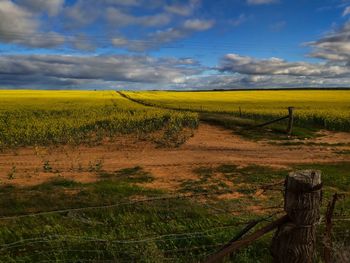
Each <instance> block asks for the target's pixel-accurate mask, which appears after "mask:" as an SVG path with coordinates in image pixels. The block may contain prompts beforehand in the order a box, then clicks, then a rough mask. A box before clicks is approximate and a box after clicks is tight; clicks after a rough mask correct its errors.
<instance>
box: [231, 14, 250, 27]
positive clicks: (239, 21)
mask: <svg viewBox="0 0 350 263" xmlns="http://www.w3.org/2000/svg"><path fill="white" fill-rule="evenodd" d="M248 20H249V17H248V16H247V15H246V14H240V15H239V16H238V17H237V18H235V19H231V20H229V21H228V22H229V24H230V25H232V26H239V25H241V24H243V23H245V22H247V21H248Z"/></svg>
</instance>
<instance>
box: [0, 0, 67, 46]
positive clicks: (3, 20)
mask: <svg viewBox="0 0 350 263" xmlns="http://www.w3.org/2000/svg"><path fill="white" fill-rule="evenodd" d="M39 29H40V21H39V20H38V19H37V17H36V16H35V15H34V14H33V13H31V12H30V11H29V10H27V9H25V8H24V7H21V6H19V5H16V4H15V3H13V2H12V1H7V0H1V1H0V41H2V42H5V43H15V44H21V45H27V46H33V47H52V46H56V45H60V44H62V43H63V42H64V37H63V36H61V35H59V34H57V33H55V32H46V33H42V32H40V31H39Z"/></svg>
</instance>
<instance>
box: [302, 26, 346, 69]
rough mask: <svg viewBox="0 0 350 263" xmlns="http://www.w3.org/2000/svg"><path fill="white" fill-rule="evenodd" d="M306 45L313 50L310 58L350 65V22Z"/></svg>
mask: <svg viewBox="0 0 350 263" xmlns="http://www.w3.org/2000/svg"><path fill="white" fill-rule="evenodd" d="M306 45H308V46H311V47H312V48H313V51H312V53H311V54H310V56H311V57H315V58H321V59H325V60H329V61H333V62H347V63H350V22H347V23H345V24H344V25H343V26H342V27H340V28H338V29H336V30H334V31H332V32H330V33H328V34H326V35H325V36H323V37H321V38H320V39H319V40H316V41H312V42H309V43H306Z"/></svg>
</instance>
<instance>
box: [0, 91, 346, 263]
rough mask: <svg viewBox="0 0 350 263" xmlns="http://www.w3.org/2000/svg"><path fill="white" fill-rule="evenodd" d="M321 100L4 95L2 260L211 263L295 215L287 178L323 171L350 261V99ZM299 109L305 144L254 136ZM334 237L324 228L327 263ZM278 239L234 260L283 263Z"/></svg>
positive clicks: (341, 253) (318, 96)
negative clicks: (286, 201)
mask: <svg viewBox="0 0 350 263" xmlns="http://www.w3.org/2000/svg"><path fill="white" fill-rule="evenodd" d="M289 92H291V93H289ZM310 92H312V93H313V94H310V95H304V96H301V94H299V95H298V92H296V91H285V92H284V93H282V92H277V93H273V94H275V95H274V96H272V97H271V93H272V91H268V92H267V91H266V92H265V91H261V94H260V93H259V92H257V91H254V92H252V94H254V99H252V97H251V95H249V96H248V95H245V94H248V92H247V93H244V92H237V93H235V92H222V93H220V92H203V93H201V92H184V93H180V92H122V94H119V93H117V92H115V91H25V90H22V91H0V141H1V151H0V196H1V199H0V208H1V209H0V225H1V228H0V242H1V243H0V262H200V261H202V260H204V259H205V258H206V257H207V256H208V255H210V254H211V253H213V252H215V251H217V249H218V248H220V247H221V246H222V245H224V244H225V243H226V242H228V241H229V240H231V239H232V238H233V237H235V236H237V235H238V234H239V233H240V231H241V230H242V229H243V228H244V227H245V226H246V225H247V224H249V223H251V222H252V221H258V222H259V224H257V226H256V227H254V229H253V230H252V231H254V230H255V229H258V228H259V227H261V226H263V225H264V224H266V223H268V222H271V220H273V219H275V218H277V217H279V216H280V215H281V214H283V195H282V194H281V192H282V191H283V179H284V178H285V176H286V175H287V174H288V172H290V171H292V170H296V169H309V168H310V169H319V170H321V171H322V173H323V184H324V192H323V196H324V201H323V204H322V214H323V215H324V213H325V210H326V207H327V204H328V201H329V200H330V199H331V197H332V195H333V194H334V193H339V194H342V195H344V198H343V199H341V200H339V201H338V203H337V206H336V208H335V223H334V242H335V243H334V244H335V252H336V257H337V260H339V261H337V262H342V261H341V260H342V259H343V258H345V257H347V256H349V255H348V254H346V253H347V251H348V249H347V248H348V247H349V245H350V233H349V232H348V229H349V228H350V224H349V222H350V221H349V218H350V213H349V211H350V175H349V171H350V155H349V152H350V133H349V132H348V131H349V112H350V96H349V93H347V92H345V91H334V93H332V91H310ZM322 92H324V93H322ZM234 94H238V95H239V96H238V95H237V96H238V97H239V99H238V98H236V95H234ZM249 94H251V93H249ZM277 94H278V96H277ZM286 94H287V95H288V96H287V95H286ZM289 94H291V95H289ZM304 94H305V92H304ZM123 95H126V97H124V96H123ZM130 99H131V100H130ZM249 101H250V102H249ZM138 102H140V103H143V104H146V105H142V104H140V103H138ZM290 104H292V106H295V107H296V112H295V113H296V118H297V119H296V127H295V134H293V135H292V137H291V138H288V137H287V135H286V134H284V133H281V132H280V131H279V130H274V129H269V128H266V129H255V130H254V131H247V130H245V127H246V126H245V125H250V122H249V121H252V122H253V123H259V122H261V121H262V120H265V119H267V120H268V119H269V118H271V117H278V116H282V115H284V114H285V113H286V109H285V108H286V107H287V106H291V105H290ZM147 105H156V106H159V107H152V106H147ZM188 105H192V106H191V107H190V108H189V106H188ZM273 105H275V106H273ZM317 105H318V106H317ZM331 105H333V106H332V107H331ZM237 107H241V110H242V115H243V116H241V117H242V118H240V115H239V111H237ZM327 107H328V109H331V110H330V111H329V113H328V115H327V114H326V113H327ZM177 109H190V110H191V111H192V112H190V111H181V110H177ZM197 111H198V112H197ZM301 113H303V114H305V115H300V114H301ZM225 118H227V119H225ZM332 118H333V119H334V120H332ZM336 118H339V119H336ZM304 123H305V125H304ZM214 124H215V125H214ZM241 125H243V126H241ZM282 126H283V129H284V124H283V125H282ZM325 128H326V129H325ZM244 133H247V134H248V133H249V136H247V134H244ZM299 133H300V134H301V135H303V136H305V134H306V135H310V136H309V137H308V138H306V139H305V138H304V137H303V136H301V135H298V134H299ZM323 233H324V224H322V223H321V224H319V225H318V246H319V247H320V249H319V250H318V251H317V259H318V260H320V258H321V256H322V249H321V247H322V238H323ZM271 238H272V234H271V233H270V234H268V235H266V236H264V237H263V238H261V239H259V240H258V241H256V242H254V243H253V244H252V245H250V246H248V247H247V248H244V249H242V250H240V251H239V252H238V253H236V254H235V255H234V256H232V257H230V258H227V259H226V261H227V262H243V263H250V262H251V263H253V262H271V260H272V259H271V256H270V252H269V246H270V241H271Z"/></svg>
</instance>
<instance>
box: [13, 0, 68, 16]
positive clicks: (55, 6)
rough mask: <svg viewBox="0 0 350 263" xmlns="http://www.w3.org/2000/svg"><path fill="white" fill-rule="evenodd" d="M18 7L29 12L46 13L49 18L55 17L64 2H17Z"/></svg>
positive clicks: (33, 0)
mask: <svg viewBox="0 0 350 263" xmlns="http://www.w3.org/2000/svg"><path fill="white" fill-rule="evenodd" d="M17 2H18V4H19V5H22V6H24V7H26V8H28V9H29V10H32V11H35V12H47V13H48V14H49V15H50V16H55V15H57V14H58V13H59V12H60V11H61V9H62V7H63V4H64V0H18V1H17Z"/></svg>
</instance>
